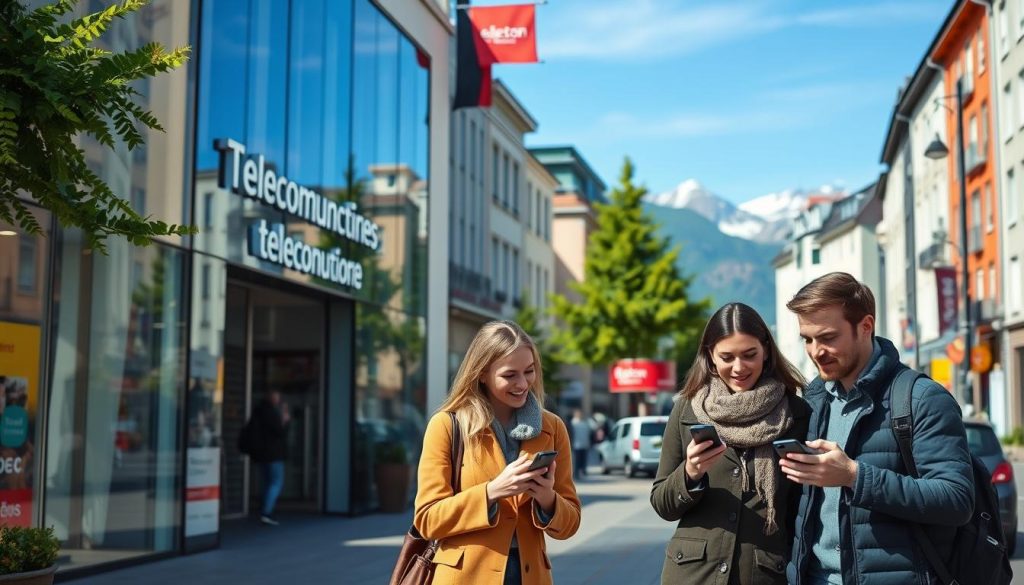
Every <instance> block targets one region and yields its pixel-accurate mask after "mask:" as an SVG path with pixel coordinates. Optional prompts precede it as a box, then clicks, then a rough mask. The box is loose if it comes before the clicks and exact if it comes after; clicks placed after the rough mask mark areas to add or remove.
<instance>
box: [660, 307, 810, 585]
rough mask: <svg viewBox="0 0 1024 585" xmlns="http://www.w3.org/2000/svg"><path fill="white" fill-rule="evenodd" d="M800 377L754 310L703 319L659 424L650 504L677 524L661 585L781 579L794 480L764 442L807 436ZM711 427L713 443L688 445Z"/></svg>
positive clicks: (739, 584) (726, 310) (729, 310)
mask: <svg viewBox="0 0 1024 585" xmlns="http://www.w3.org/2000/svg"><path fill="white" fill-rule="evenodd" d="M802 387H803V377H802V376H801V375H800V372H799V371H798V370H797V369H796V368H795V367H793V365H792V364H790V363H789V362H788V361H786V359H785V358H784V357H782V354H781V353H780V352H779V348H778V346H777V345H776V344H775V340H774V339H772V335H771V332H770V331H769V330H768V327H767V325H765V323H764V320H763V319H762V318H761V316H760V315H758V314H757V311H755V310H754V309H752V308H750V307H749V306H747V305H744V304H742V303H730V304H728V305H725V306H723V307H722V308H720V309H719V310H718V311H717V312H715V314H714V315H712V317H711V319H710V320H709V321H708V324H707V326H706V327H705V328H704V334H703V336H702V337H701V341H700V348H699V350H698V354H697V357H696V359H695V360H694V364H693V366H692V367H691V368H690V371H689V374H687V377H686V382H685V384H684V386H683V389H682V391H680V392H679V394H678V396H676V401H675V406H674V407H673V409H672V416H671V417H670V418H669V422H668V426H667V427H666V429H665V438H664V443H663V446H662V450H661V462H660V464H659V465H658V475H657V477H656V479H655V480H654V486H653V487H652V488H651V505H652V506H653V507H654V510H655V511H656V512H657V513H658V515H659V516H661V517H662V518H664V519H665V520H670V521H672V522H677V523H678V527H677V528H676V531H675V534H674V535H673V536H672V539H671V540H670V541H669V543H668V547H667V548H666V549H665V564H664V567H663V569H662V573H661V582H662V583H663V584H670V583H672V584H674V583H723V584H724V583H729V584H736V585H747V584H760V583H771V584H776V583H779V584H782V583H785V582H786V562H787V561H788V559H789V552H790V550H789V549H790V544H791V542H792V537H793V526H792V523H793V517H794V515H795V513H796V504H797V502H798V500H799V497H800V492H799V490H800V486H799V485H796V484H794V483H793V482H790V481H785V480H784V479H783V478H782V476H781V474H780V471H779V466H778V464H777V456H776V455H775V452H774V449H773V447H772V441H775V440H778V439H797V440H799V441H803V440H804V439H805V438H806V436H807V424H808V419H809V417H810V409H809V407H808V406H807V404H806V403H805V402H804V401H803V399H802V398H800V397H799V396H797V392H798V391H799V390H800V389H801V388H802ZM698 424H703V425H713V426H714V428H715V430H716V431H717V434H718V436H719V438H720V440H721V444H720V445H719V446H717V447H712V444H713V443H714V441H713V440H706V441H702V442H699V443H698V442H695V441H694V440H693V438H692V436H691V434H690V428H691V427H692V426H693V425H698Z"/></svg>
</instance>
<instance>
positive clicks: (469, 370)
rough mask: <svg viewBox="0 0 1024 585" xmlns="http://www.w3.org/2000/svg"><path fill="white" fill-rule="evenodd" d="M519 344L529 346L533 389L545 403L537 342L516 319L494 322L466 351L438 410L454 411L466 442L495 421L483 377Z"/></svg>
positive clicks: (541, 401)
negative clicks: (494, 364)
mask: <svg viewBox="0 0 1024 585" xmlns="http://www.w3.org/2000/svg"><path fill="white" fill-rule="evenodd" d="M520 347H529V348H530V352H531V353H532V354H533V368H534V371H535V372H536V375H535V377H534V382H533V387H532V388H530V392H532V393H533V395H534V397H536V398H537V401H538V403H540V405H541V407H542V408H543V405H544V372H543V371H541V365H540V354H539V353H537V345H536V344H535V343H534V342H533V340H532V339H530V336H529V335H527V334H526V332H525V331H523V329H522V327H520V326H519V325H518V324H516V323H515V322H513V321H491V322H489V323H486V324H484V326H483V327H481V328H480V331H477V333H476V336H475V337H473V341H472V342H470V344H469V349H468V350H466V357H465V358H463V360H462V365H460V366H459V372H458V373H457V374H455V381H454V382H452V388H451V391H450V392H449V393H448V399H447V400H445V401H444V404H442V405H441V408H439V409H438V412H444V411H452V412H454V413H455V418H457V419H458V421H459V427H460V428H461V429H462V437H463V440H464V441H466V442H467V443H468V442H469V440H470V439H472V438H473V437H475V436H476V435H477V434H478V433H480V431H482V430H484V429H486V428H487V427H489V426H490V424H491V421H492V420H494V409H492V408H491V401H490V399H488V398H487V389H486V388H485V387H484V385H483V382H481V381H480V378H482V377H483V375H484V372H486V371H487V368H489V367H490V366H491V364H493V363H494V362H495V361H497V360H499V359H501V358H503V357H506V356H509V355H511V354H512V352H514V351H516V350H517V349H519V348H520Z"/></svg>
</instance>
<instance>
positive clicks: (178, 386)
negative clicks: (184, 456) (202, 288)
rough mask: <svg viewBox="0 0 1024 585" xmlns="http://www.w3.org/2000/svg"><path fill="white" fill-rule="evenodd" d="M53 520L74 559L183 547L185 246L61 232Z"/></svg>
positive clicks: (50, 484) (50, 488) (50, 433)
mask: <svg viewBox="0 0 1024 585" xmlns="http://www.w3.org/2000/svg"><path fill="white" fill-rule="evenodd" d="M61 239H62V242H61V245H60V248H59V259H58V265H57V266H58V267H57V268H56V269H55V271H56V278H55V285H54V314H55V315H56V326H55V328H54V341H53V356H54V358H53V365H52V377H51V379H52V384H51V392H50V403H49V419H48V429H47V437H48V441H47V444H48V445H49V447H48V453H47V460H46V477H45V482H46V509H45V516H44V524H45V525H47V526H53V527H54V528H55V530H56V533H57V536H58V537H59V538H60V540H61V548H62V550H63V552H64V553H65V554H66V555H67V558H68V560H69V564H71V565H72V566H78V565H86V564H95V563H99V562H105V561H112V560H117V559H122V558H126V557H131V556H136V555H141V554H146V553H151V552H158V551H167V550H173V549H174V548H175V543H176V542H177V535H178V533H179V532H178V531H179V523H180V508H179V501H180V499H179V497H180V495H179V491H178V490H177V489H176V486H177V485H179V484H178V482H179V469H180V461H181V459H180V451H179V450H178V441H179V436H181V433H180V429H179V426H178V412H179V408H180V399H181V397H182V396H183V395H184V392H185V380H184V372H185V351H184V345H183V343H184V333H185V332H184V313H183V308H184V307H183V305H184V303H183V302H182V299H183V298H185V294H186V291H185V290H184V287H183V274H184V266H183V265H184V254H183V253H182V252H181V251H179V250H177V249H174V248H169V247H165V246H162V245H153V246H149V247H146V248H139V247H135V246H131V245H129V244H127V243H126V242H125V241H123V240H111V241H109V243H108V248H109V250H108V254H107V255H103V254H98V253H92V252H90V251H88V250H85V249H84V248H83V240H82V236H81V234H80V233H79V232H78V231H75V230H69V231H65V232H63V233H62V234H61Z"/></svg>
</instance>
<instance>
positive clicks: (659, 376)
mask: <svg viewBox="0 0 1024 585" xmlns="http://www.w3.org/2000/svg"><path fill="white" fill-rule="evenodd" d="M675 387H676V364H675V362H666V361H658V360H645V359H625V360H619V361H617V362H615V363H614V364H612V369H611V370H610V371H609V372H608V390H609V391H610V392H657V391H658V390H662V391H672V390H674V389H675Z"/></svg>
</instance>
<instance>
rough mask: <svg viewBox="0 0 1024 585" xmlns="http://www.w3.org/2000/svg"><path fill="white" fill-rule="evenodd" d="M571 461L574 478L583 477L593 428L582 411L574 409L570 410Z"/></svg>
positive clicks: (585, 473) (585, 471) (585, 472)
mask: <svg viewBox="0 0 1024 585" xmlns="http://www.w3.org/2000/svg"><path fill="white" fill-rule="evenodd" d="M569 424H570V425H572V461H573V467H574V474H573V475H574V476H575V477H576V479H583V476H585V475H587V458H588V457H589V456H590V445H591V441H590V435H591V433H593V429H592V428H591V427H590V421H588V420H587V419H586V418H584V416H583V411H582V410H580V409H578V408H577V409H575V410H573V411H572V420H571V421H569Z"/></svg>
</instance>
